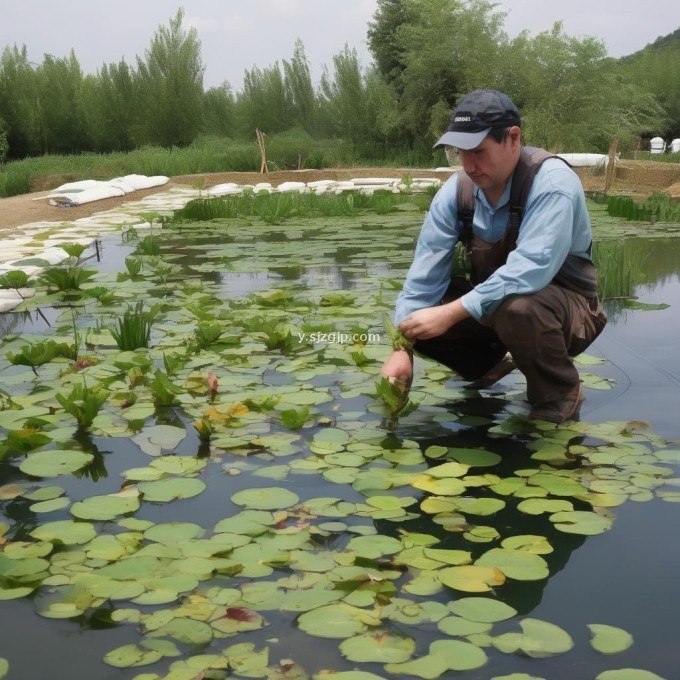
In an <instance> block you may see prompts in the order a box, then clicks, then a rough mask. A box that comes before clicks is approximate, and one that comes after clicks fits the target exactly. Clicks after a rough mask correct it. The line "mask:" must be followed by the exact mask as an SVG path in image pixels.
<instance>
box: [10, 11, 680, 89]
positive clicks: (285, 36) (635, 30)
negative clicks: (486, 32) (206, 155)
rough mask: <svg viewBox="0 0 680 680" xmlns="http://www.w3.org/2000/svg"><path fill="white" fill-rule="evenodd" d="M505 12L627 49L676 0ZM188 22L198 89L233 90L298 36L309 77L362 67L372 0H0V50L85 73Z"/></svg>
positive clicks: (674, 20)
mask: <svg viewBox="0 0 680 680" xmlns="http://www.w3.org/2000/svg"><path fill="white" fill-rule="evenodd" d="M498 4H499V6H500V7H502V8H505V9H506V10H507V11H508V17H507V19H506V22H505V30H506V32H507V33H508V34H509V35H510V36H511V37H514V36H516V35H517V34H518V33H519V32H520V31H521V30H523V29H527V30H529V32H530V33H532V34H536V33H540V32H541V31H545V30H549V29H550V28H551V27H552V25H553V23H554V22H555V21H558V20H561V21H562V22H563V24H564V30H565V31H566V32H567V33H568V34H570V35H573V36H576V37H579V38H582V37H584V36H586V35H590V36H596V37H599V38H601V39H602V40H604V43H605V45H606V47H607V50H608V52H609V54H610V55H611V56H613V57H620V56H623V55H626V54H631V53H632V52H635V51H637V50H639V49H641V48H643V47H644V46H645V45H647V44H648V43H650V42H653V41H654V40H656V38H657V37H659V36H662V35H667V34H668V33H671V32H673V31H674V30H676V29H677V28H679V27H680V3H678V0H569V1H567V2H555V1H554V0H498ZM180 6H182V7H184V9H185V12H186V25H190V26H195V27H196V29H197V31H198V36H199V39H200V41H201V48H202V49H201V54H202V56H203V61H204V64H205V66H206V70H205V80H204V83H205V86H206V87H212V86H215V85H219V84H221V83H222V82H223V81H225V80H227V81H229V83H230V84H231V85H232V87H233V88H234V89H236V90H238V89H240V88H241V86H242V80H243V72H244V70H245V69H250V68H252V67H253V66H254V65H257V66H259V67H260V68H262V67H265V66H269V65H271V64H273V63H274V62H276V61H281V60H282V59H290V57H291V55H292V53H293V47H294V45H295V40H296V39H297V38H300V39H301V40H302V42H303V44H304V47H305V53H306V55H307V58H308V59H309V61H310V63H311V66H312V75H313V77H314V78H315V80H318V78H319V77H320V75H321V67H322V65H323V64H326V65H328V66H331V65H332V57H333V55H334V54H337V53H338V52H340V51H341V50H342V49H343V47H344V45H345V44H348V45H349V46H350V47H354V48H356V49H357V51H358V53H359V56H360V59H361V63H362V65H364V66H367V65H368V64H369V63H370V61H371V58H370V55H369V53H368V49H367V46H366V29H367V24H368V22H369V21H370V20H371V18H372V17H373V14H374V12H375V9H376V6H377V1H376V0H184V2H177V1H175V0H134V1H133V0H115V2H114V1H111V0H104V1H103V2H97V1H96V0H61V2H54V0H19V1H17V0H0V49H2V48H4V47H5V46H8V45H14V44H16V45H18V46H22V45H26V48H27V50H28V56H29V59H31V60H32V61H34V62H41V61H42V59H43V55H44V54H45V53H48V54H52V55H54V56H55V57H65V56H68V54H69V52H70V50H71V48H73V50H74V51H75V55H76V57H77V58H78V61H79V63H80V65H81V67H82V69H83V70H84V71H85V72H86V73H95V72H96V71H97V69H99V68H100V67H101V65H102V64H104V63H107V64H108V63H111V62H115V63H118V62H119V61H120V60H121V59H123V58H125V60H126V61H127V62H128V63H130V64H135V57H136V56H138V55H139V56H141V57H143V56H144V51H145V50H146V49H147V48H148V47H149V44H150V42H151V39H152V38H153V35H154V33H155V32H156V30H157V28H158V27H159V26H160V25H166V24H167V23H168V21H169V19H170V18H171V17H173V16H174V14H175V12H176V10H177V8H178V7H180Z"/></svg>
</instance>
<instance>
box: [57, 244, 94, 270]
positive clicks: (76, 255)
mask: <svg viewBox="0 0 680 680" xmlns="http://www.w3.org/2000/svg"><path fill="white" fill-rule="evenodd" d="M59 247H60V248H61V249H62V250H63V251H64V252H65V253H66V254H67V255H68V256H69V257H70V258H71V259H72V260H75V262H74V263H73V264H75V265H78V264H80V258H81V257H82V256H83V253H84V252H85V251H86V250H87V249H88V247H89V246H86V245H83V244H82V243H62V244H61V245H60V246H59Z"/></svg>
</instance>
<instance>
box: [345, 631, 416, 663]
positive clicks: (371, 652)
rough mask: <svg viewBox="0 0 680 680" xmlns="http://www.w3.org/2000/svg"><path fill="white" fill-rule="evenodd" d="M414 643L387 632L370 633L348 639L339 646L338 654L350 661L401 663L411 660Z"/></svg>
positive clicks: (409, 639) (414, 647)
mask: <svg viewBox="0 0 680 680" xmlns="http://www.w3.org/2000/svg"><path fill="white" fill-rule="evenodd" d="M415 649H416V643H415V642H414V641H413V640H412V639H411V638H407V637H402V636H401V635H396V634H395V633H391V632H389V631H380V630H377V631H371V632H370V633H364V634H362V635H357V636H355V637H351V638H348V639H347V640H344V641H343V642H342V643H341V644H340V652H341V653H342V655H343V656H344V657H346V658H347V659H349V660H350V661H358V662H378V663H401V662H403V661H406V660H407V659H409V658H411V655H412V654H413V652H414V651H415Z"/></svg>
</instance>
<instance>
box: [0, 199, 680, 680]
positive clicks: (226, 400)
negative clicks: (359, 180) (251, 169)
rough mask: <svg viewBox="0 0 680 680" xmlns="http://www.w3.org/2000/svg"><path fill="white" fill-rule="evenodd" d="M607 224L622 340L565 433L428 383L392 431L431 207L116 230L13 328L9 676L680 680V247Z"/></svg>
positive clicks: (609, 280) (601, 352)
mask: <svg viewBox="0 0 680 680" xmlns="http://www.w3.org/2000/svg"><path fill="white" fill-rule="evenodd" d="M591 208H592V212H593V220H594V226H595V231H596V253H595V254H596V258H597V262H598V266H599V268H600V272H601V283H602V287H603V291H604V296H605V298H606V308H607V312H608V314H609V318H610V323H609V325H608V327H607V329H606V330H605V332H604V333H603V335H602V336H601V337H600V338H599V339H598V340H597V342H596V343H595V345H594V346H593V347H591V348H590V350H589V352H588V354H587V355H584V356H582V357H579V359H578V367H579V371H580V372H581V376H582V379H583V382H584V393H585V395H586V400H585V402H584V404H583V407H582V410H581V419H580V421H578V422H575V423H567V424H565V425H562V426H555V425H551V424H548V423H537V422H531V421H529V420H527V418H526V413H527V411H528V408H527V404H526V402H525V401H524V384H523V379H522V376H521V375H519V374H517V373H513V374H511V375H509V376H507V377H506V378H505V379H503V381H502V382H501V383H500V384H498V385H496V386H494V387H493V388H491V389H487V390H482V391H475V390H470V389H466V387H465V385H464V383H462V382H461V381H460V380H458V379H457V378H456V377H455V376H451V375H450V373H449V372H448V371H446V370H443V369H441V368H440V367H439V366H437V365H435V364H432V363H429V362H425V361H422V360H418V362H417V367H416V369H417V376H416V381H415V383H414V389H413V391H412V394H411V399H412V401H413V402H414V403H415V405H416V406H417V407H416V408H415V409H414V410H413V411H411V412H410V413H409V414H408V415H406V416H402V417H399V418H398V419H394V418H392V417H391V414H390V413H389V409H388V407H387V406H386V405H385V403H384V402H383V400H381V399H380V398H379V388H378V386H377V385H376V382H377V378H378V371H379V368H380V365H381V363H382V361H383V359H384V357H385V356H386V354H387V352H388V351H389V338H388V337H387V333H386V331H385V328H384V326H383V321H382V317H383V314H384V313H385V312H389V311H390V310H391V309H392V306H393V303H394V300H395V297H396V294H397V292H398V289H399V287H400V283H401V280H402V279H403V276H404V273H405V270H406V268H407V267H408V265H409V263H410V257H411V252H412V248H413V244H414V239H415V238H416V236H417V233H418V228H419V225H420V223H421V220H422V212H421V210H420V209H419V207H418V206H416V205H412V204H410V203H404V204H402V205H400V206H398V209H395V210H393V211H392V212H386V213H385V214H375V213H371V212H368V211H366V210H362V211H358V212H357V213H356V214H355V215H350V216H342V217H333V216H327V217H323V216H316V217H314V218H297V219H296V218H292V217H291V218H288V219H285V220H283V221H282V223H281V224H270V223H266V222H263V221H261V220H260V219H257V218H243V217H237V218H231V219H226V218H215V219H212V220H208V221H193V222H189V221H176V222H173V223H171V224H169V225H165V227H164V228H163V229H160V228H156V229H154V230H152V233H151V235H150V236H147V237H145V238H141V237H139V238H126V239H125V240H123V239H121V236H120V235H111V236H107V237H105V238H104V239H103V240H102V243H101V251H102V257H103V259H102V262H101V263H100V264H99V265H98V266H97V267H96V272H97V273H96V274H95V275H93V277H92V278H91V279H89V280H87V281H86V282H84V283H83V285H82V286H81V288H82V290H81V291H80V292H78V291H67V292H63V291H54V290H53V291H52V292H47V290H46V289H45V287H44V286H38V290H37V292H36V295H35V297H34V298H32V299H31V301H30V306H28V307H27V308H26V309H25V310H23V311H18V312H15V313H8V314H5V315H4V316H3V317H2V318H0V322H1V324H0V333H2V336H3V345H2V352H1V353H0V376H1V379H2V385H1V387H2V392H0V400H1V404H0V406H1V407H2V410H0V427H1V428H2V432H3V444H2V446H1V448H0V458H1V460H0V600H3V601H2V603H1V605H0V607H1V611H2V616H1V617H0V639H1V640H2V645H1V647H0V658H1V659H4V660H6V663H7V664H8V666H9V670H8V671H7V674H6V677H7V678H16V679H19V680H24V679H28V678H50V679H51V680H62V679H63V680H66V679H67V678H68V679H69V680H70V679H72V678H74V677H82V678H88V680H109V679H111V680H113V679H116V680H118V679H121V680H122V679H132V678H137V679H138V680H159V679H161V678H166V679H167V680H182V679H187V680H191V679H193V678H222V677H226V676H227V675H229V676H237V677H247V678H260V677H262V678H265V677H266V678H276V679H277V680H284V679H290V680H302V679H303V678H307V677H315V678H319V679H321V678H325V677H326V676H327V674H328V673H329V672H333V673H334V674H335V678H336V680H369V678H371V677H382V678H392V677H422V678H437V677H453V676H454V675H457V674H458V673H462V675H461V677H465V678H471V679H473V678H474V679H478V680H490V679H491V678H507V677H512V678H513V679H515V680H521V679H522V678H524V679H527V680H528V679H529V678H545V679H546V680H573V679H574V678H579V679H580V678H583V679H586V678H600V679H601V680H617V679H618V680H621V679H623V678H639V679H640V680H645V679H649V678H658V677H661V678H667V679H671V678H674V677H677V666H678V658H679V656H678V652H677V641H676V631H677V611H678V610H679V609H680V590H679V589H678V587H677V584H676V578H677V565H678V564H680V544H679V543H678V541H677V540H675V537H676V530H675V527H676V526H677V525H678V522H679V521H680V505H679V504H678V501H680V482H679V480H678V477H679V475H678V465H679V464H680V444H679V443H678V435H679V428H678V422H677V421H678V413H680V353H678V351H677V349H676V348H677V338H678V337H679V336H680V314H679V313H678V301H680V239H678V238H677V237H676V235H675V232H674V231H673V229H674V227H671V226H668V227H664V228H662V227H661V226H660V225H656V227H655V228H654V229H652V228H651V227H649V226H641V225H636V224H632V223H631V224H627V223H624V222H621V221H618V220H612V219H610V218H607V217H605V216H604V215H603V213H602V212H601V210H600V209H599V208H598V207H597V206H594V205H593V206H591ZM381 212H384V211H381ZM270 221H271V220H270ZM129 236H131V234H128V237H129ZM132 236H134V234H132ZM74 266H76V267H77V266H79V265H74ZM86 266H88V267H90V266H91V262H87V263H86ZM92 268H94V267H92ZM88 291H90V292H89V294H88ZM139 301H144V302H143V306H142V308H141V309H137V308H136V305H137V303H138V302H139ZM37 310H39V312H38V311H37ZM126 313H127V316H128V320H130V319H133V318H136V319H137V323H141V321H140V318H141V319H142V321H143V320H144V318H145V319H146V320H147V321H148V326H149V329H150V336H149V342H148V344H149V347H148V348H144V347H141V348H138V349H134V350H131V349H128V350H121V349H119V347H118V345H117V343H116V338H115V337H114V336H115V335H116V334H117V332H122V334H123V335H125V334H126V333H128V332H130V328H129V327H128V328H127V331H125V332H123V331H122V330H121V329H122V326H121V323H122V320H123V318H124V317H125V315H126ZM135 314H137V316H136V317H135ZM140 314H141V316H140ZM144 314H147V316H146V317H144V316H143V315H144ZM131 323H133V325H134V322H131ZM49 341H52V342H53V344H52V345H49ZM57 345H59V346H61V345H65V346H66V347H67V348H70V349H68V351H66V350H64V351H63V352H61V353H59V352H57V354H56V355H55V354H54V353H52V354H50V352H49V351H48V350H49V349H50V347H51V348H52V349H54V347H55V346H57ZM31 348H33V351H31ZM38 350H39V351H38ZM22 357H23V358H22ZM622 669H637V670H630V671H628V672H625V671H623V670H622ZM619 670H621V672H620V673H617V672H616V671H619ZM2 676H3V665H2V663H1V662H0V677H2Z"/></svg>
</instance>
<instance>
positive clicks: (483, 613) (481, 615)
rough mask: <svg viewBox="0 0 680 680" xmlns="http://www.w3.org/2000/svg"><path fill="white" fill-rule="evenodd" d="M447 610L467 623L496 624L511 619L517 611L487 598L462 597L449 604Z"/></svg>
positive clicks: (503, 603)
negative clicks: (466, 620) (467, 621)
mask: <svg viewBox="0 0 680 680" xmlns="http://www.w3.org/2000/svg"><path fill="white" fill-rule="evenodd" d="M449 609H450V610H451V611H452V612H453V613H454V614H458V616H462V617H463V618H464V619H468V620H469V621H479V622H481V623H496V622H497V621H505V620H506V619H511V618H512V617H513V616H515V615H516V614H517V611H516V610H515V609H513V608H512V607H511V606H510V605H507V604H505V602H500V601H499V600H492V599H491V598H488V597H462V598H460V599H458V600H454V601H453V602H451V603H449Z"/></svg>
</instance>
